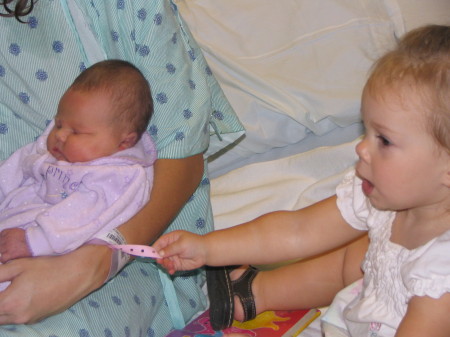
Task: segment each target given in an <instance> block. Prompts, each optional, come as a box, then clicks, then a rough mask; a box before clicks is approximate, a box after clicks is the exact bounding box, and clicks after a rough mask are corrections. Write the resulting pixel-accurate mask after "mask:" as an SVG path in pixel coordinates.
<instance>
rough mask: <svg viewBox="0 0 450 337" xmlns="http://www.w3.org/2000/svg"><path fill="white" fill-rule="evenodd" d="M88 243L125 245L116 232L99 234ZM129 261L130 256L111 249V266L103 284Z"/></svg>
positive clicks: (120, 235)
mask: <svg viewBox="0 0 450 337" xmlns="http://www.w3.org/2000/svg"><path fill="white" fill-rule="evenodd" d="M88 243H90V244H97V245H106V246H113V245H126V243H127V241H126V240H125V238H124V237H123V235H122V234H121V233H120V232H119V231H118V230H117V229H113V230H112V231H110V232H108V233H104V234H100V235H99V236H97V237H96V238H95V239H92V240H90V241H89V242H88ZM129 261H130V255H128V254H126V253H125V252H122V251H121V250H117V249H112V254H111V266H110V267H109V273H108V276H107V277H106V280H105V283H106V282H108V281H109V280H110V279H112V278H113V277H114V276H115V275H116V274H117V273H118V272H119V271H120V270H121V269H122V268H123V267H125V265H126V264H127V263H128V262H129Z"/></svg>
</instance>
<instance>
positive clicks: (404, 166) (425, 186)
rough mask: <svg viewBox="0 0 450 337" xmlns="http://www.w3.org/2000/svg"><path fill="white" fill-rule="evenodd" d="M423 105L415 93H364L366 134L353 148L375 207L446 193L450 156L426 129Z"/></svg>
mask: <svg viewBox="0 0 450 337" xmlns="http://www.w3.org/2000/svg"><path fill="white" fill-rule="evenodd" d="M403 93H404V92H403ZM423 107H424V105H423V102H422V101H421V100H420V98H418V95H415V93H412V94H411V93H410V94H409V95H408V94H407V95H399V93H398V92H395V90H394V91H392V90H391V91H389V90H386V92H384V93H383V95H380V97H373V96H372V95H370V94H369V93H368V92H366V91H365V92H364V94H363V99H362V116H363V121H364V125H365V128H366V134H365V136H364V138H363V140H362V141H361V142H360V143H359V144H358V145H357V148H356V151H357V154H358V156H359V161H358V163H357V165H356V171H357V174H358V176H359V177H360V178H362V179H363V184H362V188H363V192H364V193H365V195H366V196H367V197H368V198H369V200H370V202H371V203H372V205H373V206H374V207H376V208H378V209H382V210H396V211H399V210H405V209H409V208H414V207H419V206H425V205H433V204H436V203H437V202H439V201H442V200H445V199H446V198H448V193H449V192H448V187H447V186H445V183H444V181H446V180H445V177H446V174H447V172H448V169H449V163H450V158H449V155H448V153H447V152H446V151H443V150H442V149H439V147H438V145H437V143H436V142H435V140H434V138H433V137H432V136H431V134H430V133H429V132H428V131H427V128H426V127H425V125H426V118H427V114H426V113H425V112H424V108H423Z"/></svg>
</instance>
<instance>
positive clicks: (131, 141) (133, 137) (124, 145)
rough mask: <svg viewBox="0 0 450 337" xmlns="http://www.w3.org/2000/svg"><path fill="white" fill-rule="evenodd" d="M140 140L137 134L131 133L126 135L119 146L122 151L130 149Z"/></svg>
mask: <svg viewBox="0 0 450 337" xmlns="http://www.w3.org/2000/svg"><path fill="white" fill-rule="evenodd" d="M137 140H138V135H137V133H136V132H130V133H128V134H125V136H124V138H123V140H122V142H121V143H120V144H119V149H120V150H125V149H129V148H130V147H133V146H134V145H135V144H136V143H137Z"/></svg>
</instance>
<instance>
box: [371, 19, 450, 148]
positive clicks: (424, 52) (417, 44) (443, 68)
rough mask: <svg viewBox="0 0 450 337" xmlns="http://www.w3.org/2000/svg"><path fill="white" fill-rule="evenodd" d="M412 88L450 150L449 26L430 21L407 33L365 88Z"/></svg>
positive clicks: (374, 91)
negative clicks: (429, 23) (431, 23)
mask: <svg viewBox="0 0 450 337" xmlns="http://www.w3.org/2000/svg"><path fill="white" fill-rule="evenodd" d="M402 88H411V89H413V90H415V93H417V94H418V95H419V98H420V99H421V101H422V102H423V106H422V107H421V108H423V109H424V111H425V112H426V113H428V116H429V118H428V121H429V123H428V125H426V127H427V130H429V132H430V134H431V135H432V136H433V137H434V138H435V140H436V142H437V143H438V144H439V145H441V146H442V147H443V148H445V149H447V151H450V26H441V25H428V26H424V27H420V28H416V29H414V30H412V31H410V32H409V33H407V34H405V35H404V36H403V38H402V39H401V40H400V41H399V43H398V45H397V48H395V49H394V50H392V51H391V52H389V53H387V54H386V55H384V56H383V57H382V58H380V59H379V60H378V61H377V62H376V63H375V65H374V68H373V70H372V73H371V75H370V77H369V79H368V81H367V84H366V87H365V90H368V91H369V92H370V93H371V94H372V95H377V94H378V95H380V94H381V95H383V93H385V92H386V90H388V91H389V90H392V89H398V90H399V92H402Z"/></svg>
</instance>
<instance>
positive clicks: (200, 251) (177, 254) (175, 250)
mask: <svg viewBox="0 0 450 337" xmlns="http://www.w3.org/2000/svg"><path fill="white" fill-rule="evenodd" d="M152 247H153V248H154V249H156V251H157V252H158V253H159V254H160V255H161V256H162V258H161V259H157V260H156V261H157V262H158V263H159V264H161V265H162V266H163V267H164V268H166V269H167V271H168V272H169V274H173V273H175V272H176V271H177V270H192V269H196V268H199V267H201V266H203V265H204V264H205V261H206V259H205V255H206V252H205V246H204V241H203V238H202V237H201V236H200V235H197V234H194V233H191V232H186V231H174V232H170V233H168V234H165V235H163V236H161V237H160V238H159V239H158V240H157V241H156V242H155V243H154V244H153V245H152Z"/></svg>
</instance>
